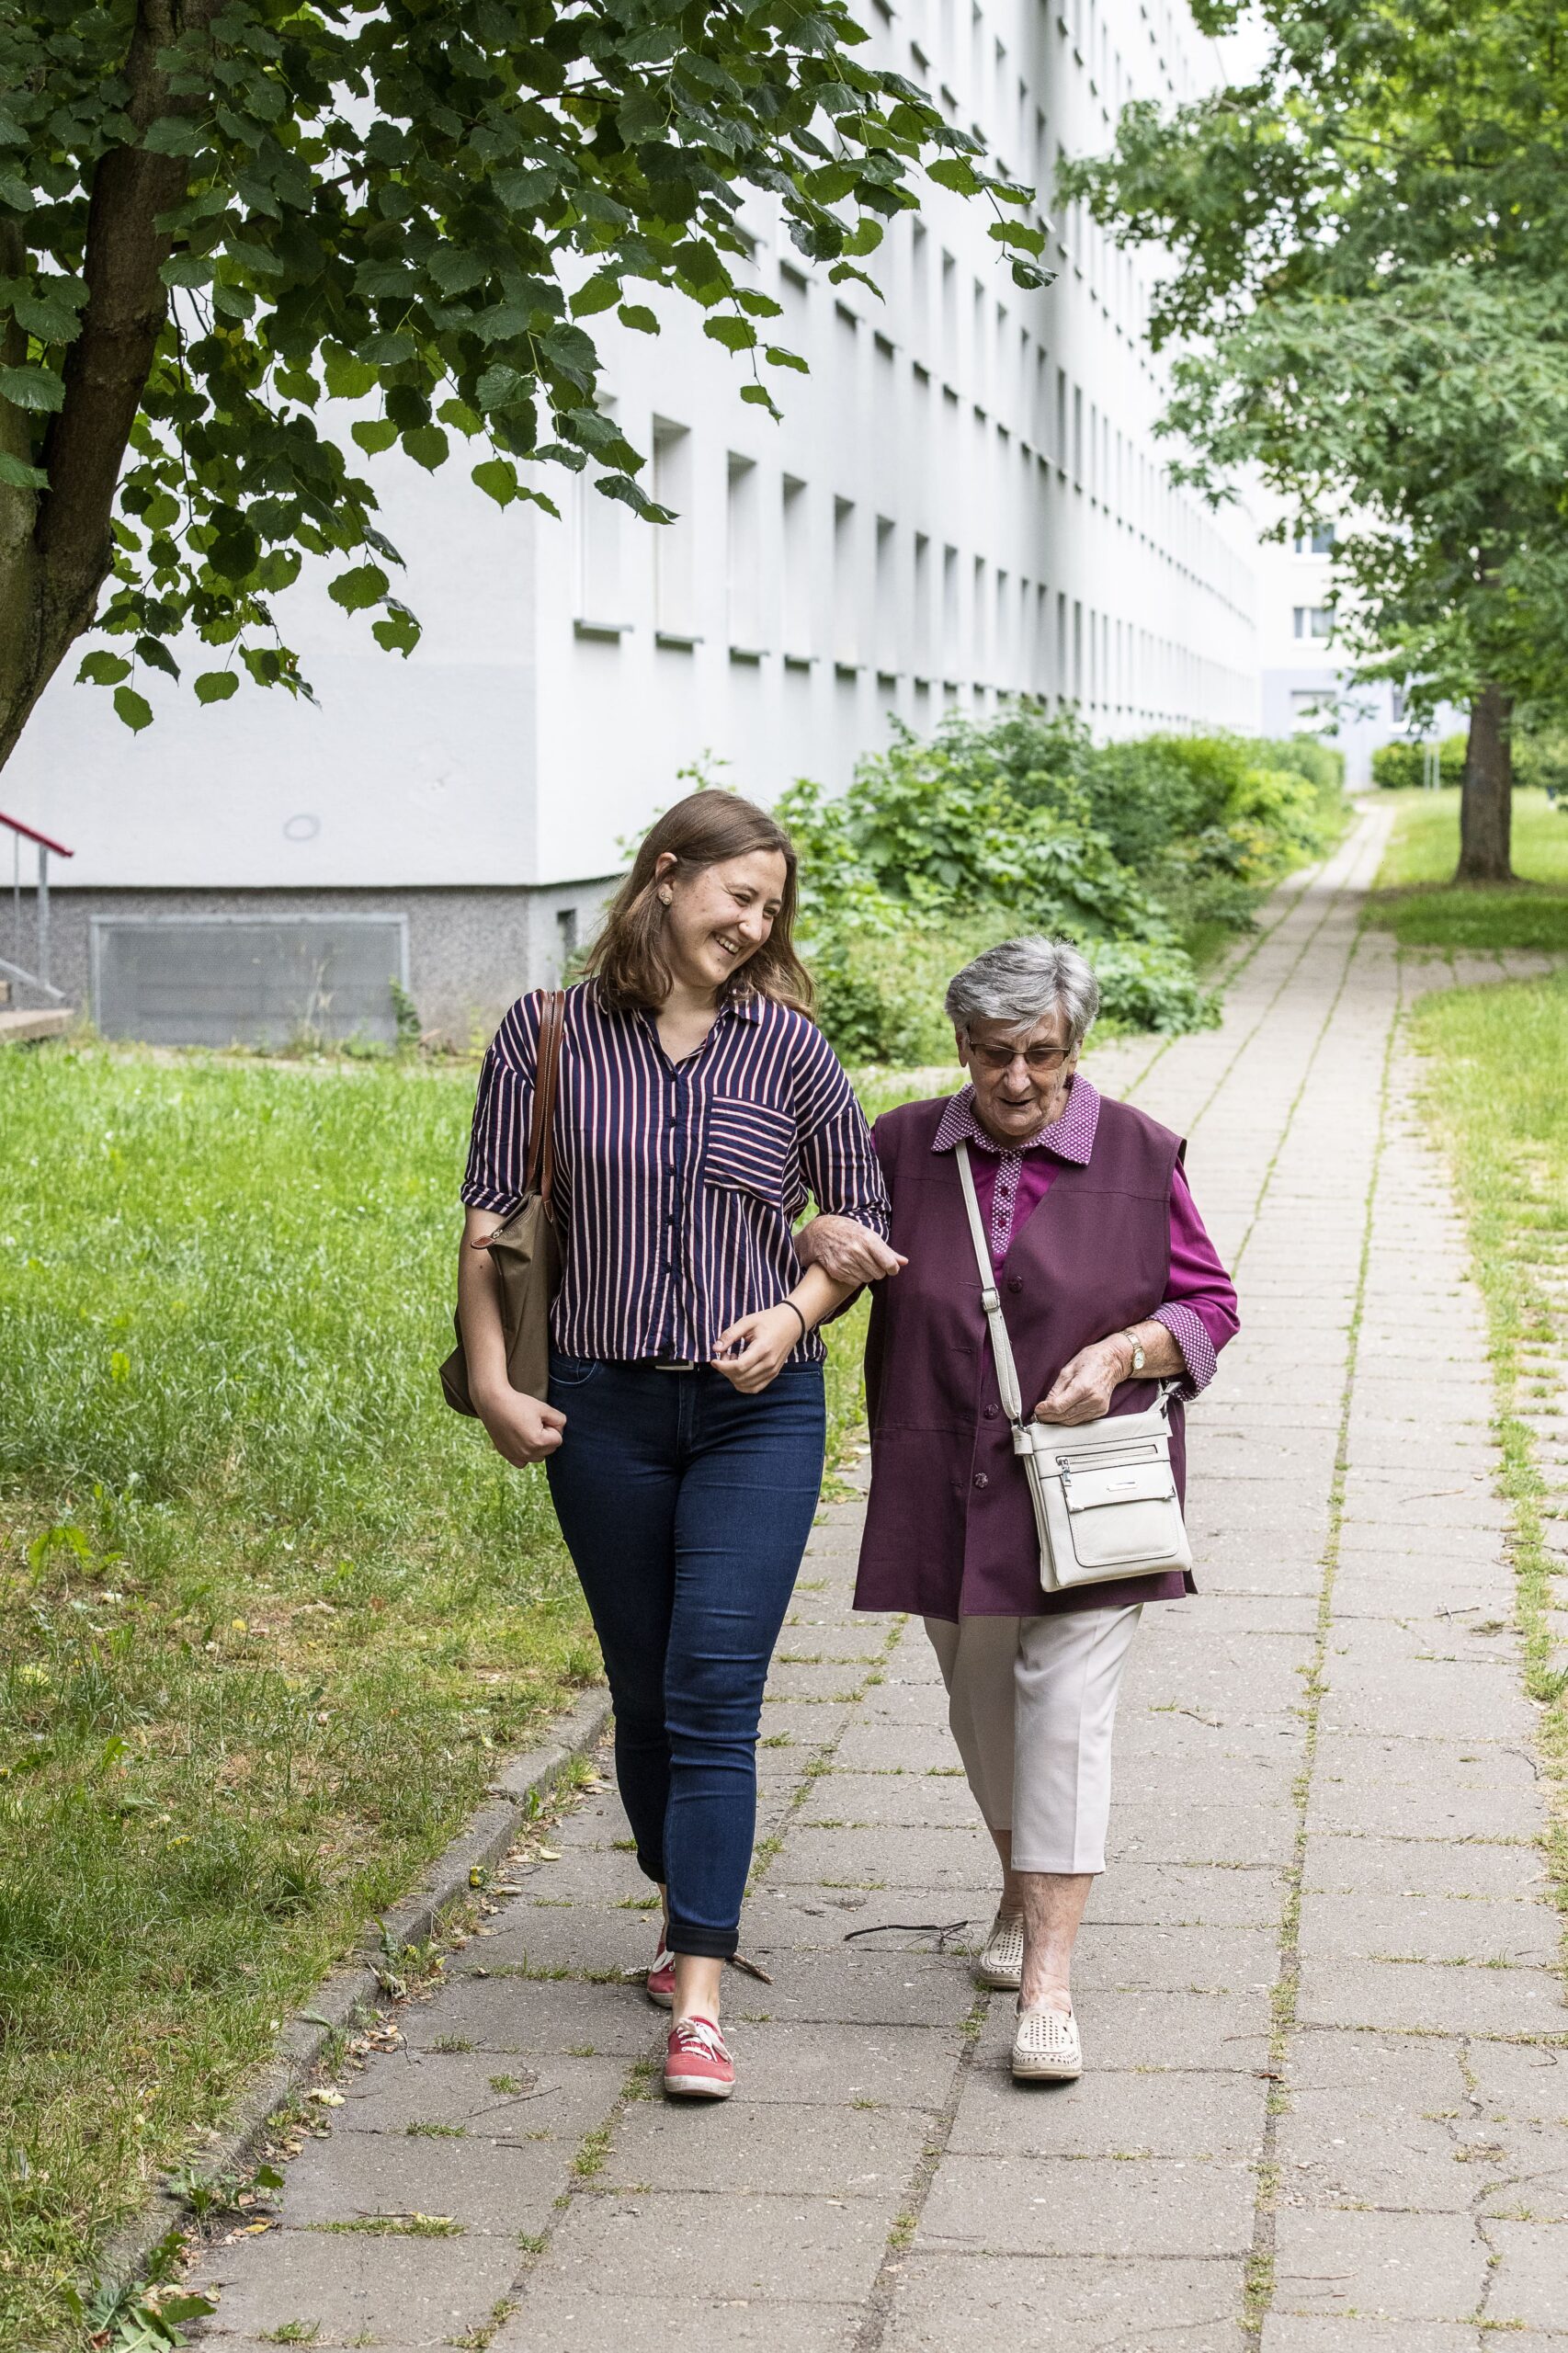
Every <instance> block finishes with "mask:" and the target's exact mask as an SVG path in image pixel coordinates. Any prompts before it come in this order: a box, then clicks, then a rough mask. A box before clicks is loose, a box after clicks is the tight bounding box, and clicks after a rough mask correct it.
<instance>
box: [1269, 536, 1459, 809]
mask: <svg viewBox="0 0 1568 2353" xmlns="http://www.w3.org/2000/svg"><path fill="white" fill-rule="evenodd" d="M1255 561H1256V564H1257V569H1258V574H1259V578H1260V582H1261V588H1262V599H1261V608H1260V618H1261V628H1260V631H1259V654H1260V656H1261V661H1262V666H1263V680H1262V688H1263V732H1264V733H1265V734H1266V735H1293V734H1311V735H1321V736H1322V737H1323V739H1324V743H1326V744H1332V745H1334V746H1335V749H1336V750H1339V751H1342V752H1343V753H1344V754H1345V775H1346V784H1347V785H1348V786H1349V787H1350V790H1352V791H1359V790H1362V789H1363V788H1364V787H1365V786H1367V785H1369V784H1370V782H1371V780H1372V754H1373V753H1374V752H1375V751H1376V750H1377V749H1378V747H1379V745H1382V744H1392V743H1393V742H1395V741H1396V740H1409V738H1410V725H1409V722H1408V719H1407V717H1406V712H1405V706H1404V696H1403V693H1402V691H1401V690H1400V688H1398V687H1396V686H1394V685H1392V684H1391V683H1390V682H1389V681H1388V680H1387V679H1379V680H1378V681H1376V682H1375V683H1374V684H1372V685H1370V686H1352V685H1351V683H1350V673H1349V669H1348V666H1347V665H1346V663H1345V661H1344V659H1343V657H1342V656H1341V657H1338V658H1336V647H1335V629H1334V619H1335V617H1334V609H1333V605H1332V603H1331V598H1332V595H1333V581H1332V576H1331V575H1332V573H1333V568H1334V533H1333V530H1332V529H1330V528H1328V527H1327V526H1319V527H1318V528H1317V529H1309V530H1304V531H1296V532H1294V533H1292V534H1291V535H1290V538H1288V539H1287V540H1285V541H1284V542H1283V544H1277V543H1275V542H1269V543H1267V544H1265V545H1260V546H1259V547H1258V548H1257V549H1256V551H1255ZM1464 725H1465V715H1464V713H1463V712H1462V711H1460V710H1452V709H1445V710H1442V711H1441V712H1439V714H1438V720H1437V727H1436V729H1435V730H1428V731H1427V733H1428V734H1429V735H1432V734H1435V735H1437V736H1441V735H1449V734H1452V733H1454V731H1455V730H1456V729H1460V728H1463V726H1464Z"/></svg>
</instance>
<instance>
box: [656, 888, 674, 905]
mask: <svg viewBox="0 0 1568 2353" xmlns="http://www.w3.org/2000/svg"><path fill="white" fill-rule="evenodd" d="M675 903H676V894H675V892H673V891H661V892H660V893H659V904H660V906H662V907H673V906H674V905H675Z"/></svg>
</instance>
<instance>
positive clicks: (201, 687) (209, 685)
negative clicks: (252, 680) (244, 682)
mask: <svg viewBox="0 0 1568 2353" xmlns="http://www.w3.org/2000/svg"><path fill="white" fill-rule="evenodd" d="M195 683H196V699H197V701H198V702H227V701H228V699H229V697H230V696H231V695H237V694H238V693H239V690H240V681H239V676H238V674H237V673H236V672H235V671H233V670H203V671H201V672H200V674H199V676H198V677H197V679H196V682H195Z"/></svg>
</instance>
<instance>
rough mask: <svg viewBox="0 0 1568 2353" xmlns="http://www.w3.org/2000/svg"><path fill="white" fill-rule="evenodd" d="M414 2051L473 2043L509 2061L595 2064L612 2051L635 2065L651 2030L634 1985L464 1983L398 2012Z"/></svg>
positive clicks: (510, 1981)
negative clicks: (565, 2059) (568, 2059)
mask: <svg viewBox="0 0 1568 2353" xmlns="http://www.w3.org/2000/svg"><path fill="white" fill-rule="evenodd" d="M398 2022H399V2024H400V2026H401V2027H402V2029H403V2040H404V2041H405V2042H406V2043H407V2044H408V2046H409V2048H410V2049H411V2050H414V2051H428V2050H430V2049H432V2048H433V2046H434V2045H435V2044H437V2043H438V2042H447V2043H450V2042H452V2041H454V2040H455V2041H458V2042H468V2043H471V2044H472V2046H473V2048H474V2049H475V2050H476V2051H494V2052H500V2053H502V2054H503V2055H506V2056H510V2055H519V2056H523V2057H529V2056H535V2055H538V2056H544V2057H549V2058H560V2057H564V2056H568V2055H575V2056H579V2057H588V2058H592V2057H594V2056H596V2055H597V2053H599V2052H610V2053H613V2054H617V2055H620V2056H623V2057H625V2058H627V2059H634V2058H637V2057H639V2056H640V2055H641V2053H642V2052H643V2051H645V2050H646V2048H647V2046H648V2040H649V2037H650V2035H651V2033H652V2032H653V2025H652V2022H651V2017H650V2011H649V2006H648V2004H647V2002H646V2001H645V2000H644V1999H643V1997H642V1993H641V1991H640V1990H639V1989H638V1988H636V1987H634V1986H631V1985H585V1984H580V1983H575V1982H568V1981H561V1982H556V1983H551V1984H539V1983H537V1982H535V1981H532V1980H529V1979H526V1978H519V1977H490V1978H479V1977H473V1976H470V1977H464V1978H460V1979H457V1980H455V1981H454V1982H453V1984H450V1985H446V1986H443V1987H442V1989H441V1991H440V1993H439V1995H435V1996H433V1997H432V1998H431V1999H430V2000H428V2001H420V2002H415V2003H412V2004H410V2006H409V2007H408V2009H407V2010H406V2011H400V2013H399V2018H398Z"/></svg>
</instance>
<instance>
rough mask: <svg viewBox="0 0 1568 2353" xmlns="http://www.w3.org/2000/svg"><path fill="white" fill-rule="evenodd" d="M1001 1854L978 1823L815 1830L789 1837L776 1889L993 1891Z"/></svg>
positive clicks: (777, 1863) (797, 1830) (798, 1830)
mask: <svg viewBox="0 0 1568 2353" xmlns="http://www.w3.org/2000/svg"><path fill="white" fill-rule="evenodd" d="M995 1874H996V1852H995V1848H994V1847H993V1846H992V1844H991V1841H990V1839H989V1838H988V1837H987V1836H986V1835H985V1832H984V1831H983V1829H982V1828H981V1826H980V1824H978V1823H972V1824H966V1825H965V1826H964V1827H962V1828H958V1827H954V1828H951V1829H946V1830H937V1829H931V1828H925V1829H918V1830H895V1829H881V1830H812V1829H811V1828H809V1827H808V1826H807V1825H806V1824H799V1825H797V1826H796V1827H794V1828H792V1829H791V1830H790V1832H789V1834H788V1835H787V1836H786V1838H785V1840H784V1844H783V1847H781V1848H780V1850H779V1852H778V1856H777V1857H776V1858H775V1859H774V1862H773V1865H772V1867H771V1869H770V1870H769V1871H768V1878H769V1880H770V1881H772V1882H773V1884H774V1885H775V1886H790V1885H795V1886H801V1885H805V1886H811V1887H817V1886H833V1885H839V1886H844V1887H859V1888H864V1889H873V1888H890V1887H934V1888H948V1887H951V1888H959V1889H963V1888H968V1889H971V1890H973V1889H985V1888H990V1887H991V1886H992V1885H993V1884H994V1880H995Z"/></svg>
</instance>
